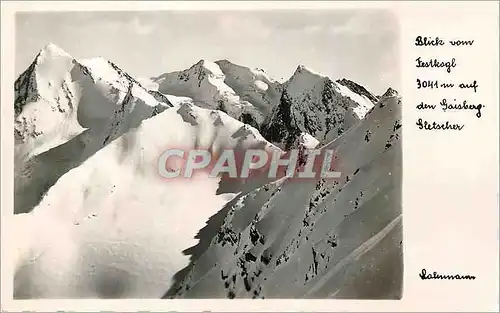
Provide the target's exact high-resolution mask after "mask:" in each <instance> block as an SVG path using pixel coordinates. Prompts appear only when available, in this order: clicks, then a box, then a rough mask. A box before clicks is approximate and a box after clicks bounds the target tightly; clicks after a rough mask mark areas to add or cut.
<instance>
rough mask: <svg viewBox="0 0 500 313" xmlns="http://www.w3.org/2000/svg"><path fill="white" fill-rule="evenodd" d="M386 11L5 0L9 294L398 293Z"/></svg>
mask: <svg viewBox="0 0 500 313" xmlns="http://www.w3.org/2000/svg"><path fill="white" fill-rule="evenodd" d="M399 23H400V21H399V20H398V16H397V15H396V14H394V13H393V12H392V11H390V10H387V9H370V8H366V9H363V8H362V7H361V6H360V8H359V9H330V10H314V9H308V10H287V9H275V10H161V11H160V10H156V11H60V10H59V11H57V12H56V11H54V12H50V11H33V12H29V11H23V12H17V13H16V15H15V30H14V32H15V43H13V44H14V45H15V60H13V61H12V62H13V63H14V68H15V79H16V80H15V84H14V86H13V88H14V103H10V104H7V103H3V105H4V106H6V105H10V106H13V107H14V130H13V133H14V140H15V141H14V151H13V155H14V195H13V201H14V202H13V204H14V216H13V218H12V220H11V222H12V223H13V226H12V227H13V228H14V236H15V238H16V240H15V242H13V243H12V244H13V245H14V246H15V247H14V248H15V249H14V250H13V251H15V253H14V254H13V255H12V258H13V270H14V276H13V297H14V299H24V300H26V299H194V298H198V299H255V300H256V301H258V300H259V299H273V298H274V299H385V300H399V299H401V297H402V296H403V272H404V265H403V246H404V244H405V242H404V241H403V233H402V231H403V223H402V217H403V213H402V212H403V210H402V174H403V170H402V141H403V139H404V138H403V137H402V113H401V111H402V106H403V102H404V95H403V94H402V92H401V88H402V83H401V65H400V26H399ZM414 274H415V275H417V273H414Z"/></svg>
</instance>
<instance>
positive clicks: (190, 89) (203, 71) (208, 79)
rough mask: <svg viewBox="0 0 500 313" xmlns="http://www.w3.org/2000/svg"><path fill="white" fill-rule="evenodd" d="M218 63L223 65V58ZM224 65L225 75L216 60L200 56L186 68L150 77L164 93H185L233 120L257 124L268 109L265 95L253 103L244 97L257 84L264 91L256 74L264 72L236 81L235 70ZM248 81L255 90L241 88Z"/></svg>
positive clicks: (246, 87)
mask: <svg viewBox="0 0 500 313" xmlns="http://www.w3.org/2000/svg"><path fill="white" fill-rule="evenodd" d="M221 64H224V65H227V63H224V62H222V63H221ZM224 69H225V70H226V73H229V76H226V75H225V73H224V72H223V71H222V69H221V67H219V65H218V64H217V63H214V62H210V61H207V60H201V61H199V62H198V63H196V64H195V65H193V66H192V67H190V68H189V69H187V70H183V71H177V72H171V73H165V74H162V75H160V76H158V77H155V78H153V79H152V80H153V82H154V83H156V84H157V85H158V90H159V91H160V92H162V93H164V94H170V95H174V96H181V97H189V98H191V99H193V101H194V103H195V104H196V105H197V106H199V107H203V108H208V109H217V110H221V111H223V112H227V113H228V114H229V115H230V116H231V117H233V118H235V119H237V120H240V121H242V122H244V123H246V124H250V125H252V126H256V127H259V126H260V125H261V124H262V123H263V122H264V119H265V117H266V115H267V113H268V110H269V109H268V105H267V103H266V97H263V98H262V99H260V100H259V101H257V102H254V103H250V102H249V101H247V100H245V98H246V99H249V98H251V97H252V95H253V96H255V94H258V93H259V88H260V92H262V94H263V95H264V96H265V95H266V93H265V91H266V90H267V89H268V86H269V85H267V84H266V83H265V82H264V81H262V80H259V78H262V79H264V78H265V75H262V74H261V75H254V76H255V78H253V77H248V76H247V77H245V78H248V80H247V81H244V82H243V83H239V82H238V79H237V77H238V76H237V75H238V70H236V71H234V72H231V69H230V68H229V67H227V66H225V67H224ZM240 71H241V70H240ZM244 74H248V73H244ZM256 74H258V73H256ZM252 80H254V81H252ZM264 80H265V79H264ZM226 81H229V82H230V84H231V85H232V86H234V87H235V88H237V90H239V91H242V92H243V93H242V94H243V95H244V97H240V96H239V95H238V94H237V93H236V92H235V91H234V90H233V89H232V88H231V87H230V86H229V85H227V84H226ZM267 82H269V80H267ZM250 84H252V86H253V88H254V89H255V90H254V91H253V93H252V91H250V92H249V93H246V92H245V90H246V89H248V87H250ZM271 89H272V87H271ZM271 95H273V93H271ZM268 101H269V100H268ZM254 104H255V105H254Z"/></svg>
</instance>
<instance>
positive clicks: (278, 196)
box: [167, 97, 402, 298]
mask: <svg viewBox="0 0 500 313" xmlns="http://www.w3.org/2000/svg"><path fill="white" fill-rule="evenodd" d="M400 113H401V107H400V100H399V99H398V98H396V97H393V98H387V99H386V100H385V101H384V102H380V103H379V104H378V105H377V107H375V108H374V109H373V110H371V111H370V113H369V114H368V116H367V117H366V118H365V119H364V120H363V121H362V122H361V123H359V124H357V125H356V126H355V127H354V128H352V129H350V130H349V131H347V132H346V133H345V134H344V135H343V136H340V137H338V138H337V139H336V140H334V141H332V142H330V143H328V144H327V145H325V146H323V149H327V148H328V149H334V150H335V151H336V152H337V154H336V157H337V162H336V170H338V171H340V172H342V173H343V175H342V177H341V179H340V180H330V181H328V180H326V179H317V180H309V181H304V180H292V179H282V180H280V181H276V182H272V183H270V184H267V185H265V186H262V187H261V188H257V189H255V190H254V191H253V192H250V193H248V194H245V195H241V196H239V197H238V198H236V199H235V200H234V201H233V202H231V203H230V204H228V205H227V206H226V207H225V208H224V210H226V211H227V213H226V214H225V216H224V218H223V219H222V218H221V219H219V221H214V222H213V224H217V225H209V226H207V227H211V228H212V230H213V231H212V239H211V240H207V241H208V243H204V247H203V246H202V243H200V244H199V245H200V247H198V249H197V254H198V255H197V258H196V261H195V262H193V265H192V266H191V267H190V268H189V272H188V273H187V274H186V275H185V277H184V279H183V280H180V281H179V285H178V286H177V288H173V289H171V290H170V292H169V293H168V294H167V296H175V297H186V298H191V297H195V298H198V297H201V298H204V297H229V298H235V297H236V298H304V297H306V298H332V297H333V298H357V297H359V298H399V297H400V296H401V286H402V277H401V272H402V250H401V244H402V233H401V146H400V145H401V142H400V136H401V116H400ZM208 232H209V231H207V233H208ZM193 250H196V248H195V249H193Z"/></svg>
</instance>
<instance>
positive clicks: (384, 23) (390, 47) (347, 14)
mask: <svg viewBox="0 0 500 313" xmlns="http://www.w3.org/2000/svg"><path fill="white" fill-rule="evenodd" d="M49 42H52V43H54V44H56V45H58V46H59V47H61V48H62V49H64V50H65V51H67V52H68V53H69V54H71V55H72V56H73V57H75V58H89V57H96V56H102V57H104V58H106V59H108V60H110V61H113V62H114V63H116V64H117V65H118V66H120V67H121V68H122V69H123V70H125V71H127V72H129V73H130V74H131V75H133V76H137V77H152V76H158V75H160V74H162V73H165V72H171V71H175V70H181V69H185V68H188V67H190V66H191V65H193V64H194V63H196V62H197V61H199V60H200V59H206V60H211V61H216V60H219V59H228V60H229V61H231V62H233V63H236V64H240V65H245V66H248V67H252V68H253V67H259V68H262V69H264V70H265V71H266V72H267V73H268V74H269V75H270V76H272V77H274V78H275V79H278V80H286V79H288V78H289V77H290V76H291V75H292V74H293V72H294V71H295V68H296V67H297V65H299V64H303V65H305V66H306V67H309V68H311V69H312V70H314V71H316V72H320V73H323V74H325V75H328V76H329V77H330V78H331V79H339V78H344V77H345V78H348V79H351V80H353V81H356V82H358V83H360V84H361V85H363V86H365V87H366V88H367V89H368V90H370V91H372V92H373V93H375V94H381V93H383V92H384V91H385V90H386V89H387V88H388V87H389V86H390V87H393V88H395V89H397V90H399V89H400V66H399V26H398V23H397V20H396V17H395V16H394V15H393V14H392V13H391V12H389V11H385V10H329V11H324V10H323V11H299V12H297V11H295V12H294V11H283V10H279V11H278V10H275V11H266V12H263V11H259V12H257V11H253V12H252V11H233V12H231V11H218V12H217V11H203V12H202V11H198V12H193V11H190V12H179V11H176V12H172V11H170V12H167V11H163V12H159V11H156V12H154V11H153V12H53V13H48V12H41V13H18V14H17V17H16V73H17V74H20V73H21V72H22V71H24V70H25V69H26V68H27V67H28V66H29V64H30V63H31V62H32V61H33V58H34V57H35V55H36V54H37V53H38V51H39V50H40V49H41V48H42V47H43V46H45V45H46V44H47V43H49Z"/></svg>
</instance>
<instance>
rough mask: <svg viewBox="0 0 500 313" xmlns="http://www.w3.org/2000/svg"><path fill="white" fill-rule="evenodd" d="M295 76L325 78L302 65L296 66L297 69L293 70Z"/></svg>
mask: <svg viewBox="0 0 500 313" xmlns="http://www.w3.org/2000/svg"><path fill="white" fill-rule="evenodd" d="M295 74H308V75H312V76H320V77H325V75H322V74H320V73H318V72H316V71H314V70H312V69H310V68H308V67H307V66H305V65H302V64H299V65H298V66H297V69H296V70H295V73H294V75H295Z"/></svg>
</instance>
